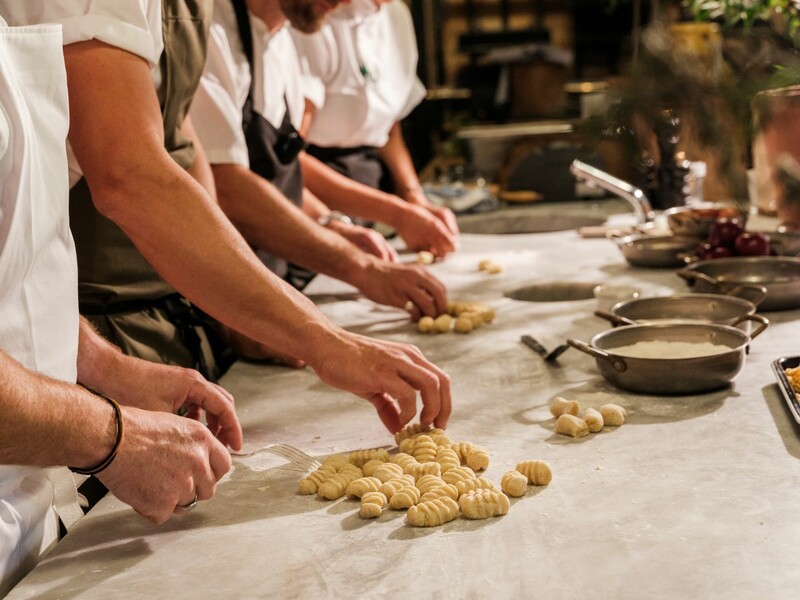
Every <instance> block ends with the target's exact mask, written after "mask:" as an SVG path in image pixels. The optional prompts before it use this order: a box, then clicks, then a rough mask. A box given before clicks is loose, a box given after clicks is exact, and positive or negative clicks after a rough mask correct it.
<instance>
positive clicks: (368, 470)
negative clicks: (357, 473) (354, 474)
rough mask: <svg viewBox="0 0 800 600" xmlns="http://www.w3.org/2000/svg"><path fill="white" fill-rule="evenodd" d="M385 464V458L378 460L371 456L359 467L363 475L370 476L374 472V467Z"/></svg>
mask: <svg viewBox="0 0 800 600" xmlns="http://www.w3.org/2000/svg"><path fill="white" fill-rule="evenodd" d="M385 464H386V461H385V460H378V459H377V458H373V459H370V460H368V461H367V462H365V463H364V466H363V467H361V471H362V472H363V473H364V476H365V477H372V474H373V473H375V469H377V468H378V467H380V466H381V465H385Z"/></svg>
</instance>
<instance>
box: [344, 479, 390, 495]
mask: <svg viewBox="0 0 800 600" xmlns="http://www.w3.org/2000/svg"><path fill="white" fill-rule="evenodd" d="M381 485H382V483H381V480H380V479H378V478H377V477H359V478H358V479H354V480H353V481H351V482H350V485H348V486H347V490H345V493H346V494H347V496H348V498H361V497H363V496H364V494H366V493H367V492H377V491H378V490H379V489H380V488H381Z"/></svg>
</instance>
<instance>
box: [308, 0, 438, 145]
mask: <svg viewBox="0 0 800 600" xmlns="http://www.w3.org/2000/svg"><path fill="white" fill-rule="evenodd" d="M292 36H293V37H294V41H295V44H296V45H297V51H298V54H299V55H300V59H301V62H302V64H303V68H304V70H305V71H307V78H308V79H309V81H308V82H306V83H305V85H304V89H305V91H306V96H307V98H308V99H309V100H310V101H311V102H312V103H313V104H314V105H315V106H316V108H317V111H316V113H315V115H314V118H313V120H312V122H311V126H310V128H309V131H308V134H307V136H306V139H307V141H308V142H309V143H311V144H315V145H317V146H324V147H339V148H352V147H356V146H373V147H377V148H380V147H383V146H384V145H385V144H386V142H387V141H388V139H389V131H390V130H391V128H392V126H393V125H394V124H395V123H396V122H397V121H400V120H401V119H403V118H404V117H406V116H407V115H408V113H410V112H411V111H412V110H413V109H414V107H415V106H416V105H417V104H419V103H420V102H421V101H422V99H423V98H424V97H425V87H424V86H423V85H422V82H421V81H420V80H419V78H417V76H416V70H417V60H418V58H419V53H418V50H417V42H416V38H415V36H414V24H413V22H412V20H411V13H410V11H409V10H408V7H407V6H406V4H405V2H403V0H393V1H392V2H389V3H387V4H383V5H382V6H381V7H380V10H379V11H378V12H376V13H374V14H373V15H370V16H368V17H365V18H363V19H354V20H349V21H347V20H335V19H328V21H327V22H326V24H325V25H324V26H323V27H322V29H321V30H320V31H318V32H317V33H313V34H310V35H309V34H304V33H301V32H298V31H296V30H292Z"/></svg>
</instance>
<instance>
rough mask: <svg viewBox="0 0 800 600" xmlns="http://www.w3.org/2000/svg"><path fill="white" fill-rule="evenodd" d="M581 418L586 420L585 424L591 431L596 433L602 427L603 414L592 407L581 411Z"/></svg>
mask: <svg viewBox="0 0 800 600" xmlns="http://www.w3.org/2000/svg"><path fill="white" fill-rule="evenodd" d="M583 420H584V421H586V426H587V427H588V428H589V431H591V432H592V433H597V432H598V431H600V430H601V429H603V423H604V421H603V415H602V414H600V411H598V410H595V409H594V408H587V409H586V410H585V411H583Z"/></svg>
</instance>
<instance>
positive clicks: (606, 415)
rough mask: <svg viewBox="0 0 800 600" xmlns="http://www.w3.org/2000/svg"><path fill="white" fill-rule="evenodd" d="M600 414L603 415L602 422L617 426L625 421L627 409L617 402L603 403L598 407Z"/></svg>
mask: <svg viewBox="0 0 800 600" xmlns="http://www.w3.org/2000/svg"><path fill="white" fill-rule="evenodd" d="M600 414H601V415H603V422H604V423H605V424H606V425H610V426H611V427H619V426H620V425H622V424H624V423H625V417H627V416H628V411H627V410H625V409H624V408H623V407H621V406H620V405H619V404H603V406H601V407H600Z"/></svg>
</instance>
